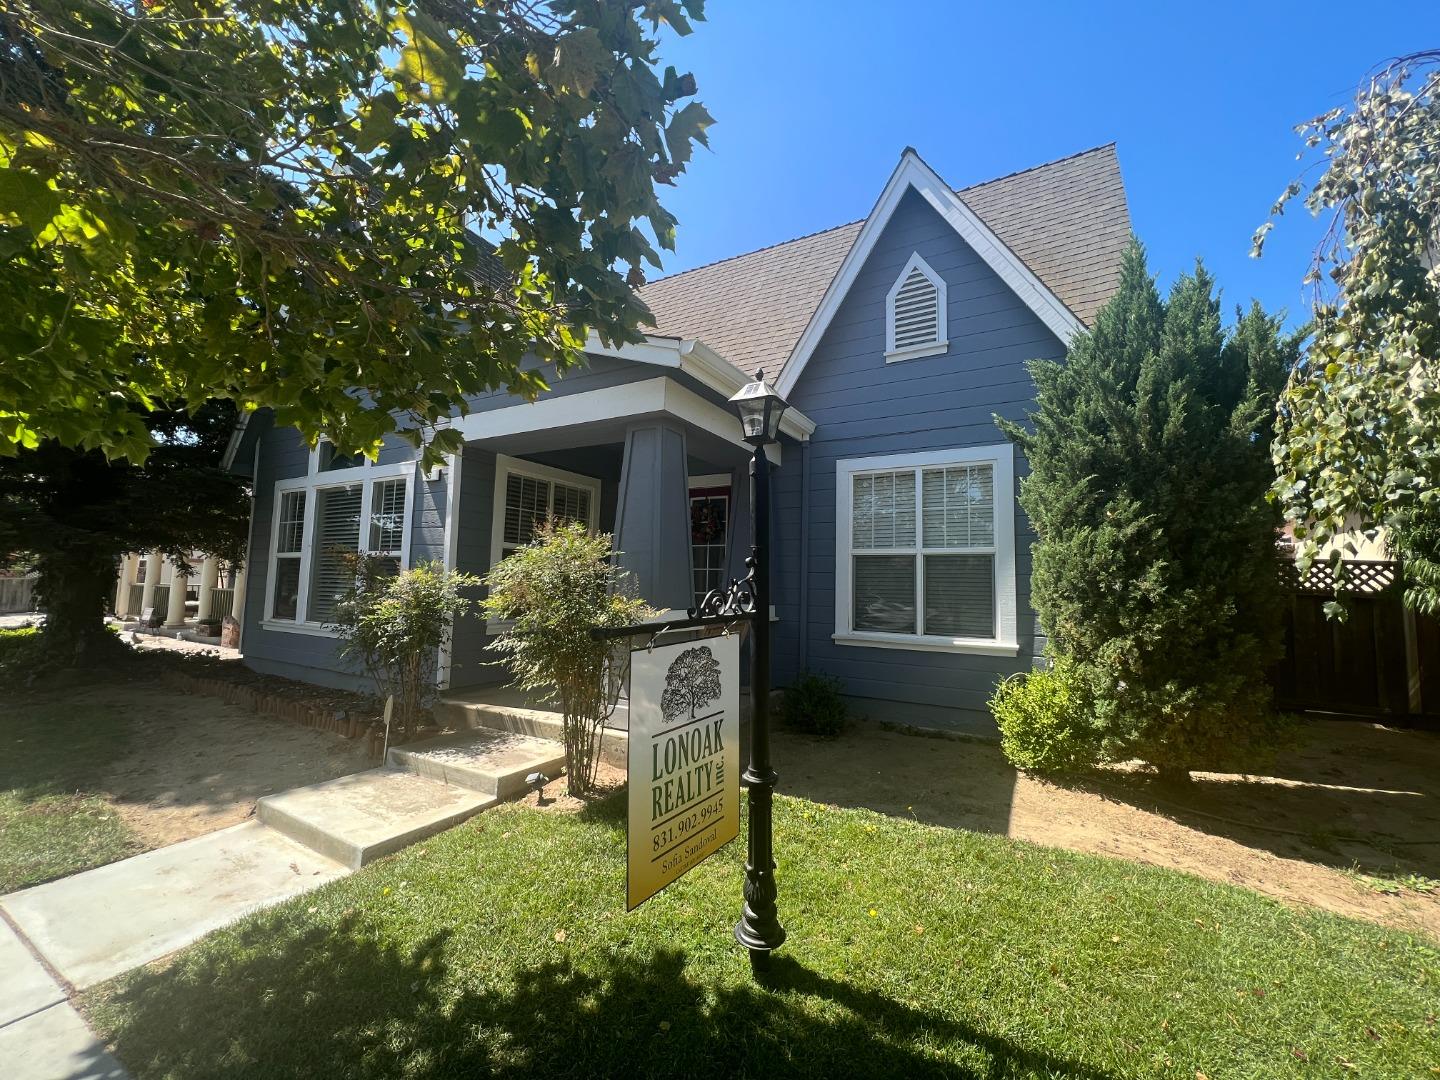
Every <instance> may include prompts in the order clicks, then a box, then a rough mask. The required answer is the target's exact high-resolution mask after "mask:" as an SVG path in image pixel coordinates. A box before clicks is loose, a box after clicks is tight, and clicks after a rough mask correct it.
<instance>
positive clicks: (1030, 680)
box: [990, 660, 1102, 772]
mask: <svg viewBox="0 0 1440 1080" xmlns="http://www.w3.org/2000/svg"><path fill="white" fill-rule="evenodd" d="M1093 704H1094V702H1093V699H1092V696H1091V694H1090V691H1089V688H1088V687H1087V686H1086V685H1085V682H1084V678H1083V676H1082V675H1081V673H1080V671H1079V670H1078V669H1077V668H1076V666H1075V665H1074V664H1072V663H1070V662H1069V661H1067V660H1057V661H1055V663H1054V664H1053V665H1052V666H1050V667H1048V668H1041V669H1038V670H1035V671H1032V672H1029V673H1028V674H1024V675H1012V676H1010V677H1009V678H1008V679H1005V680H1004V681H1003V682H1001V683H1000V685H999V686H997V687H996V688H995V694H994V696H992V697H991V698H990V712H991V713H992V714H993V715H994V717H995V722H996V723H997V724H999V725H1000V749H1001V750H1002V751H1004V753H1005V756H1006V757H1007V758H1008V759H1009V760H1010V763H1011V764H1012V765H1014V766H1016V767H1017V768H1021V769H1033V770H1034V771H1036V772H1072V771H1074V770H1077V769H1083V768H1085V767H1087V766H1090V765H1093V764H1095V763H1096V761H1098V760H1099V758H1100V754H1101V749H1102V747H1101V737H1100V731H1099V729H1098V728H1097V727H1096V726H1095V722H1094V713H1093Z"/></svg>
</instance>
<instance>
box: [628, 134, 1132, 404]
mask: <svg viewBox="0 0 1440 1080" xmlns="http://www.w3.org/2000/svg"><path fill="white" fill-rule="evenodd" d="M912 160H913V162H914V163H915V165H914V166H912V172H911V177H912V178H919V177H921V176H923V175H925V174H928V175H929V176H930V177H933V178H934V179H935V180H938V179H939V178H938V177H934V174H933V172H930V170H929V167H928V166H926V165H925V164H924V162H922V161H920V160H919V158H918V156H916V155H915V154H914V152H913V151H907V154H906V156H904V157H902V159H901V164H900V166H899V167H898V168H897V170H896V174H895V175H894V176H892V177H891V184H890V185H887V191H889V190H890V188H891V187H893V186H895V181H896V179H897V177H899V176H900V174H901V171H902V170H903V169H905V168H906V162H907V161H912ZM898 190H899V192H900V193H902V194H903V191H904V185H901V186H900V187H899V189H898ZM945 192H947V193H948V192H950V189H949V188H948V187H946V188H945ZM933 194H934V195H935V198H936V201H937V202H938V201H943V196H942V195H941V194H940V193H939V192H934V193H933ZM952 194H954V195H958V198H957V199H956V200H955V201H956V203H958V204H960V206H961V207H963V211H962V210H961V209H960V208H954V209H955V212H956V214H957V215H961V214H963V215H964V216H970V217H973V218H974V219H978V224H979V226H980V227H981V229H982V231H984V232H986V233H989V234H992V235H993V237H994V238H995V239H996V240H998V241H999V244H998V245H997V247H998V249H999V251H997V252H995V253H992V254H994V255H997V256H1001V257H1003V256H1008V257H1009V258H1010V259H1013V261H1014V262H1015V263H1016V264H1018V265H1019V267H1020V268H1021V269H1022V271H1023V274H1024V276H1026V277H1033V279H1035V280H1036V281H1037V282H1038V284H1039V286H1040V289H1039V292H1041V293H1043V294H1046V296H1047V297H1051V298H1054V299H1055V300H1057V301H1058V302H1059V305H1060V307H1061V308H1062V309H1063V310H1064V311H1066V312H1068V314H1069V315H1071V316H1073V318H1074V319H1075V320H1078V323H1083V324H1086V325H1088V324H1089V323H1090V321H1091V320H1093V319H1094V317H1095V313H1096V312H1097V311H1098V310H1099V309H1100V307H1101V306H1102V305H1103V304H1104V302H1105V301H1106V300H1108V299H1109V298H1110V296H1111V295H1112V294H1113V293H1114V291H1115V289H1116V287H1117V285H1118V283H1119V275H1120V256H1121V253H1122V252H1123V251H1124V250H1125V245H1126V244H1127V243H1128V242H1129V240H1130V212H1129V209H1128V207H1127V204H1126V201H1125V188H1124V185H1123V184H1122V182H1121V179H1120V164H1119V161H1118V159H1117V157H1116V154H1115V145H1114V144H1113V143H1110V144H1108V145H1105V146H1100V147H1096V148H1095V149H1093V150H1086V151H1083V152H1081V153H1079V154H1075V155H1073V156H1071V157H1067V158H1062V159H1060V160H1058V161H1052V162H1049V163H1047V164H1044V165H1037V166H1035V167H1034V168H1031V169H1026V170H1024V171H1023V172H1018V173H1012V174H1011V175H1009V176H1003V177H1000V178H999V179H996V180H990V181H987V182H985V183H983V184H977V185H975V186H973V187H968V188H962V189H960V191H959V192H958V193H952ZM883 202H884V198H883V197H882V200H881V203H883ZM881 210H882V205H881V204H877V205H876V208H875V211H874V212H872V214H871V216H870V217H869V218H867V219H866V221H854V222H851V223H849V224H847V225H840V226H838V227H836V228H833V229H827V230H826V231H824V232H819V233H812V234H811V235H809V236H802V237H800V238H798V239H796V240H791V241H788V242H786V243H783V244H777V245H775V246H774V247H768V248H762V249H760V250H759V251H753V252H750V253H749V254H745V255H738V256H735V257H733V258H730V259H725V260H723V261H721V262H717V263H711V264H710V265H708V266H702V267H698V268H697V269H694V270H688V271H686V272H684V273H681V274H676V275H674V276H673V277H668V278H662V279H660V280H659V281H655V282H652V283H651V284H649V285H646V286H645V287H644V288H643V289H641V290H640V298H641V299H642V300H644V301H645V303H646V304H647V305H649V307H650V310H651V312H652V313H653V314H654V316H655V327H656V329H657V330H658V332H659V333H662V334H668V335H674V336H677V337H684V338H696V339H699V340H701V341H703V342H705V344H706V345H708V346H710V347H711V348H712V349H714V350H715V351H716V352H717V353H719V354H720V355H721V356H723V357H725V359H727V360H729V361H730V362H731V363H732V364H734V365H735V366H736V367H739V368H740V369H742V370H743V371H745V372H747V373H750V374H753V373H754V372H755V371H756V370H757V369H759V368H761V367H764V368H765V369H766V370H767V372H768V373H769V375H770V377H771V379H772V380H774V379H782V380H783V381H784V382H785V383H786V384H788V385H793V379H794V377H795V375H798V371H796V370H795V365H794V361H795V360H796V359H797V358H799V353H798V351H797V347H798V346H799V345H800V344H801V338H802V336H803V335H805V333H806V328H807V327H809V326H810V325H811V323H812V321H813V320H814V317H815V315H816V314H817V312H818V310H819V308H820V306H821V302H822V300H824V299H825V297H826V294H827V292H828V291H830V288H831V285H832V283H835V282H836V279H837V275H838V274H839V273H840V271H841V268H842V264H844V263H845V262H846V258H847V256H848V255H849V254H850V253H851V250H852V248H854V246H855V242H856V240H857V239H858V238H859V237H860V235H861V231H862V229H863V228H864V227H865V225H866V223H867V222H869V221H875V220H876V219H877V218H878V217H888V214H882V213H880V211H881ZM977 250H978V249H977ZM866 253H867V254H868V249H867V251H866ZM981 254H982V257H983V256H984V255H985V253H984V252H981ZM859 261H863V260H859ZM852 262H855V260H852ZM855 268H856V269H858V265H856V267H855ZM821 329H823V327H822V328H821ZM782 369H783V370H782ZM783 389H784V388H782V392H783Z"/></svg>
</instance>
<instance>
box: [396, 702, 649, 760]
mask: <svg viewBox="0 0 1440 1080" xmlns="http://www.w3.org/2000/svg"><path fill="white" fill-rule="evenodd" d="M433 711H434V713H435V718H436V719H437V720H439V721H440V722H441V723H442V724H447V725H449V726H451V727H456V728H463V729H465V730H467V731H485V730H490V731H505V732H510V733H511V734H514V735H528V736H530V737H532V738H536V739H545V740H548V741H550V742H554V743H557V744H559V746H560V747H561V754H560V761H561V764H563V763H564V759H565V755H564V745H565V724H564V717H563V716H562V715H561V714H560V713H558V712H549V711H547V710H544V709H528V708H524V707H522V706H519V705H508V704H503V703H491V702H484V701H467V700H465V699H464V698H458V697H450V698H442V699H441V700H440V701H439V702H437V703H436V705H435V708H434V710H433ZM629 746H630V743H629V738H628V736H627V735H626V733H625V732H624V731H618V730H616V729H614V728H609V727H607V728H606V729H605V737H604V739H602V740H601V743H600V760H602V761H604V762H605V763H606V764H608V765H612V766H614V767H615V768H617V769H624V768H625V767H626V765H627V762H628V760H629V752H630V751H629ZM391 752H392V753H394V751H391ZM541 771H542V772H544V773H545V775H547V776H554V775H556V774H555V773H553V772H550V770H548V769H542V770H541Z"/></svg>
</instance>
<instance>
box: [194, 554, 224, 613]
mask: <svg viewBox="0 0 1440 1080" xmlns="http://www.w3.org/2000/svg"><path fill="white" fill-rule="evenodd" d="M219 580H220V560H219V559H217V558H215V556H213V555H207V556H206V557H205V561H204V562H202V563H201V564H200V607H199V609H198V610H197V611H196V612H195V621H196V622H204V621H205V620H206V619H208V618H209V617H210V611H211V608H212V606H213V605H214V602H215V586H216V584H217V583H218V582H219Z"/></svg>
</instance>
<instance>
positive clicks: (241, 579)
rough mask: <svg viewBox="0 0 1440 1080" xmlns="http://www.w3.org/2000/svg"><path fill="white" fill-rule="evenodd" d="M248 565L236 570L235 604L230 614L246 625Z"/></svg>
mask: <svg viewBox="0 0 1440 1080" xmlns="http://www.w3.org/2000/svg"><path fill="white" fill-rule="evenodd" d="M246 570H247V567H244V566H242V567H240V569H239V570H236V571H235V574H234V578H235V585H234V588H235V606H234V607H233V608H231V610H230V614H231V615H232V616H234V618H235V621H236V622H238V623H239V624H240V625H241V626H244V625H245V573H246Z"/></svg>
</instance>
